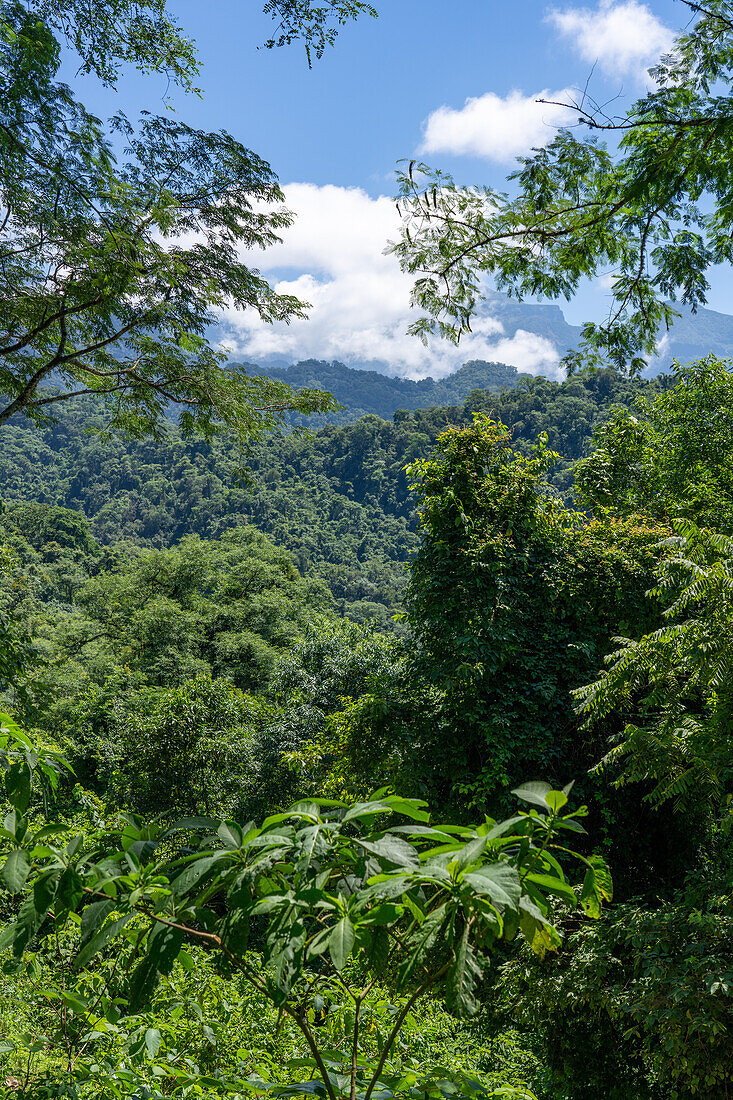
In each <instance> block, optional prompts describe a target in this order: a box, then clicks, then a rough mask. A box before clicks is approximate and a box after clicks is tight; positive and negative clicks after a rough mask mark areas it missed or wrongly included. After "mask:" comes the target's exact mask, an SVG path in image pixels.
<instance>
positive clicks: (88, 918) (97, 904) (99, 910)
mask: <svg viewBox="0 0 733 1100" xmlns="http://www.w3.org/2000/svg"><path fill="white" fill-rule="evenodd" d="M114 905H115V903H114V901H113V900H112V898H106V899H105V900H104V901H93V902H92V903H91V905H87V906H86V907H85V909H84V912H83V913H82V915H81V938H82V943H84V942H86V940H88V939H89V937H90V936H93V935H94V933H95V932H96V931H97V929H98V928H99V926H100V924H101V923H102V921H103V920H104V919H105V917H107V916H108V915H109V914H110V913H111V912H112V910H113V909H114Z"/></svg>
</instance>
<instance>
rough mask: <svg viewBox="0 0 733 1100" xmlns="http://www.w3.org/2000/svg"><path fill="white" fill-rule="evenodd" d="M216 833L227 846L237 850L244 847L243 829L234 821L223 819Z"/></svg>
mask: <svg viewBox="0 0 733 1100" xmlns="http://www.w3.org/2000/svg"><path fill="white" fill-rule="evenodd" d="M216 835H217V836H218V837H219V840H220V841H221V842H222V844H223V845H224V846H225V847H226V848H231V849H233V850H237V849H239V848H241V847H242V837H243V834H242V830H241V829H240V827H239V825H237V824H236V823H235V822H234V821H222V823H221V825H220V826H219V828H218V829H217V830H216Z"/></svg>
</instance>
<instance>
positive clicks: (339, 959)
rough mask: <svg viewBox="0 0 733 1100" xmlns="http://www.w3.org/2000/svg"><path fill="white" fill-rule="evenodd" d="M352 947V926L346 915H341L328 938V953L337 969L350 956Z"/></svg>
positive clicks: (342, 966)
mask: <svg viewBox="0 0 733 1100" xmlns="http://www.w3.org/2000/svg"><path fill="white" fill-rule="evenodd" d="M353 947H354V926H353V924H352V923H351V921H350V920H349V918H348V917H342V918H341V920H340V921H339V922H338V924H337V925H336V926H335V927H334V929H333V931H332V933H331V935H330V937H329V940H328V953H329V955H330V956H331V961H332V962H333V965H334V966H335V967H336V969H337V970H343V968H344V967H345V966H346V963H347V962H348V961H349V959H350V958H351V952H352V950H353Z"/></svg>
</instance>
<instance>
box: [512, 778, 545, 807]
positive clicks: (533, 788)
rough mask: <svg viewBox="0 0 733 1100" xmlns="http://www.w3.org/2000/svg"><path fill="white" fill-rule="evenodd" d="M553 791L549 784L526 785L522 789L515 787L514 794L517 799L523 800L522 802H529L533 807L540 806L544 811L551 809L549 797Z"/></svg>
mask: <svg viewBox="0 0 733 1100" xmlns="http://www.w3.org/2000/svg"><path fill="white" fill-rule="evenodd" d="M551 790H552V787H551V786H550V784H549V783H541V782H536V783H524V784H522V786H521V787H515V788H514V790H513V791H512V794H513V795H514V796H515V798H521V800H522V802H529V803H531V804H532V805H533V806H540V807H541V808H542V809H543V810H547V809H549V806H548V804H547V795H548V794H549V793H550V791H551Z"/></svg>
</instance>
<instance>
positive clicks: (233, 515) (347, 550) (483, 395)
mask: <svg viewBox="0 0 733 1100" xmlns="http://www.w3.org/2000/svg"><path fill="white" fill-rule="evenodd" d="M466 369H467V368H464V370H466ZM350 373H353V374H356V373H358V372H350ZM377 378H379V376H377ZM662 384H663V382H662V381H660V380H654V381H653V382H643V381H630V380H629V379H626V378H623V377H621V376H620V375H617V374H615V373H614V372H611V371H600V372H597V373H595V374H588V375H586V376H581V377H577V378H573V379H570V380H568V381H566V382H563V383H557V382H549V381H547V380H546V379H543V378H530V377H523V378H520V379H519V380H518V382H517V385H516V386H515V387H513V388H512V389H507V390H504V391H502V392H501V393H492V392H491V391H489V390H486V389H478V390H474V392H473V393H471V394H470V396H469V397H468V399H467V400H466V401H465V402H464V403H463V404H460V405H452V406H446V407H442V408H433V409H425V410H415V411H412V412H407V411H404V412H399V413H398V414H397V415H396V416H395V417H394V419H392V420H383V419H380V418H379V417H377V416H374V415H369V416H365V417H363V418H361V419H360V420H358V421H357V422H356V423H353V424H350V425H342V426H336V425H328V426H325V427H323V428H321V429H320V430H318V431H316V432H315V433H314V434H313V435H308V434H306V435H302V434H297V433H288V434H282V435H275V436H271V437H269V438H268V439H266V440H265V441H263V442H260V443H256V444H253V445H252V446H251V448H250V449H249V450H248V452H247V453H242V452H240V451H239V449H238V448H237V447H236V446H235V445H233V444H231V443H229V442H227V441H226V440H225V439H223V438H222V439H219V440H216V441H215V442H213V443H212V444H209V443H206V442H204V441H202V440H200V439H189V440H185V439H183V438H182V437H181V435H180V433H179V431H178V429H177V428H176V426H175V425H174V424H173V423H170V424H169V425H168V429H167V432H166V434H165V436H164V437H163V438H162V439H159V440H154V439H146V440H143V441H134V440H125V439H123V438H122V437H120V436H119V435H112V436H100V435H99V434H98V432H96V431H95V430H96V429H101V427H102V423H103V422H102V420H101V418H100V417H98V416H97V415H96V413H95V410H94V407H93V406H92V405H91V404H90V403H89V402H88V401H83V400H82V399H76V400H74V401H73V402H64V403H63V405H62V406H60V407H59V411H58V420H57V422H56V423H55V424H52V425H49V426H48V427H46V428H44V429H42V430H39V429H38V428H37V427H35V426H32V425H30V424H28V422H26V421H19V422H18V423H15V424H11V425H9V426H8V427H7V428H6V429H5V436H6V440H5V444H4V447H3V450H2V454H0V499H3V500H5V501H6V502H7V504H8V506H9V511H10V514H11V515H12V502H13V501H20V500H22V501H39V502H44V503H48V504H53V505H61V506H63V507H66V508H71V509H74V510H77V511H80V512H82V513H83V514H84V515H85V516H86V517H87V518H88V519H89V521H90V527H91V532H92V534H93V536H94V537H95V538H96V539H98V540H99V541H100V542H102V543H104V544H113V543H118V542H120V541H121V540H131V541H132V542H134V543H137V544H140V545H144V546H150V547H165V546H170V545H172V544H173V543H175V542H177V541H178V540H179V539H181V538H182V537H184V536H185V535H188V534H197V535H200V536H201V537H204V538H217V537H219V536H220V535H221V533H222V532H223V531H224V530H225V529H227V528H230V527H235V526H238V525H240V524H243V523H246V524H254V525H255V526H256V527H258V528H259V529H260V530H261V531H263V532H265V533H266V534H268V535H270V536H271V537H272V538H273V539H274V540H275V542H276V543H277V544H278V545H280V546H282V547H283V548H285V549H286V550H288V551H289V552H290V553H291V554H292V556H293V559H294V561H295V564H296V565H297V567H298V568H299V570H300V571H301V573H303V574H306V575H313V576H316V577H320V578H322V579H323V580H325V581H326V583H327V585H328V587H329V589H330V591H331V593H332V596H333V599H334V601H335V605H336V607H337V609H339V610H340V611H342V612H344V613H347V614H349V615H350V616H351V617H353V618H356V619H358V620H363V619H366V618H376V619H377V620H379V621H381V622H383V623H388V622H389V621H390V617H391V615H392V614H394V612H395V611H396V610H397V609H398V607H399V605H400V603H401V597H402V592H403V588H404V583H405V570H404V564H405V562H406V561H407V560H408V557H409V555H410V552H411V551H412V550H414V548H415V547H416V545H417V536H416V533H415V531H416V520H417V517H416V513H415V509H414V502H413V498H412V496H411V493H410V490H409V484H408V481H409V479H408V476H407V474H406V472H405V466H407V465H408V464H409V463H411V462H414V461H415V460H416V459H418V458H422V457H425V455H426V454H427V453H428V451H429V449H430V447H431V445H432V444H433V443H434V441H435V440H436V438H437V436H438V434H439V433H440V432H441V431H442V430H443V429H444V428H445V427H446V426H447V425H450V424H466V423H469V422H470V421H471V418H472V416H473V415H474V414H475V413H477V412H481V413H484V414H486V415H490V416H493V417H498V418H499V419H501V420H502V421H503V422H504V423H505V424H507V426H508V427H510V428H511V429H512V433H513V436H512V437H513V440H514V442H515V445H517V446H518V447H519V448H520V449H521V447H522V446H523V445H530V444H531V443H533V442H534V441H535V440H536V438H537V435H538V434H539V433H540V432H543V431H544V432H546V433H547V435H548V442H549V446H550V448H551V449H553V450H556V451H558V452H559V454H560V455H561V456H562V458H561V460H560V461H559V463H558V464H557V466H556V467H555V472H554V483H555V485H556V486H557V488H558V490H559V491H562V492H565V491H567V489H568V487H569V484H570V473H569V470H570V465H571V464H572V462H574V461H575V460H576V459H578V458H579V457H581V456H582V455H583V454H584V453H585V452H586V450H587V448H588V444H589V440H590V436H591V433H592V431H593V429H594V427H595V426H596V425H597V424H599V423H600V422H602V421H603V420H604V419H605V418H606V417H607V416H608V413H609V410H610V408H611V407H612V405H613V404H615V403H620V404H627V403H628V402H629V401H630V400H631V399H632V398H633V396H634V395H635V394H637V393H639V392H641V391H647V390H653V389H656V388H658V387H659V386H660V385H662Z"/></svg>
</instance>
